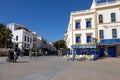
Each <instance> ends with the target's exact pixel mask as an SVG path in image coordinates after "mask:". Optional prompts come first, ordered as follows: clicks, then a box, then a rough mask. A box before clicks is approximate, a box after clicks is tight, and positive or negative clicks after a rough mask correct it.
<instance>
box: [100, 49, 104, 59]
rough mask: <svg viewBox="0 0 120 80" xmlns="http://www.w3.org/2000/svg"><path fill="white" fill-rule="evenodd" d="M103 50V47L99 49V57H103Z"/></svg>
mask: <svg viewBox="0 0 120 80" xmlns="http://www.w3.org/2000/svg"><path fill="white" fill-rule="evenodd" d="M104 50H105V49H104V48H103V47H101V48H100V57H103V56H104Z"/></svg>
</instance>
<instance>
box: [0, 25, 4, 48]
mask: <svg viewBox="0 0 120 80" xmlns="http://www.w3.org/2000/svg"><path fill="white" fill-rule="evenodd" d="M4 28H5V26H4V24H0V47H3V45H2V39H3V37H4V36H3V33H4Z"/></svg>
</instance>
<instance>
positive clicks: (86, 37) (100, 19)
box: [65, 0, 120, 57]
mask: <svg viewBox="0 0 120 80" xmlns="http://www.w3.org/2000/svg"><path fill="white" fill-rule="evenodd" d="M119 16H120V0H113V1H107V2H102V3H97V1H96V0H93V3H92V5H91V8H90V9H88V10H82V11H75V12H71V15H70V22H69V25H68V30H67V33H66V36H65V40H66V45H67V47H68V48H70V49H77V53H80V49H83V48H96V45H97V44H96V43H98V46H99V49H100V56H103V55H104V52H107V53H108V55H109V56H113V57H114V56H116V55H120V35H119V34H120V17H119ZM111 44H112V45H111Z"/></svg>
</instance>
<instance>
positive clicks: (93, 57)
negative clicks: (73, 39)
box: [64, 54, 99, 61]
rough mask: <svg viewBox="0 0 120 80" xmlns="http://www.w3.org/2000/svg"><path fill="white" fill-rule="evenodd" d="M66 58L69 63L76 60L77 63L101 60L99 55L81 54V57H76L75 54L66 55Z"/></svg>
mask: <svg viewBox="0 0 120 80" xmlns="http://www.w3.org/2000/svg"><path fill="white" fill-rule="evenodd" d="M64 58H65V59H66V60H67V61H70V60H73V59H75V60H76V61H86V60H87V61H95V60H97V59H98V58H99V54H80V55H75V56H73V54H70V55H65V56H64Z"/></svg>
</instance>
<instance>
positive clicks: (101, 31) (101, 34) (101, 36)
mask: <svg viewBox="0 0 120 80" xmlns="http://www.w3.org/2000/svg"><path fill="white" fill-rule="evenodd" d="M99 34H100V39H103V38H104V32H103V30H100V31H99Z"/></svg>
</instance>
